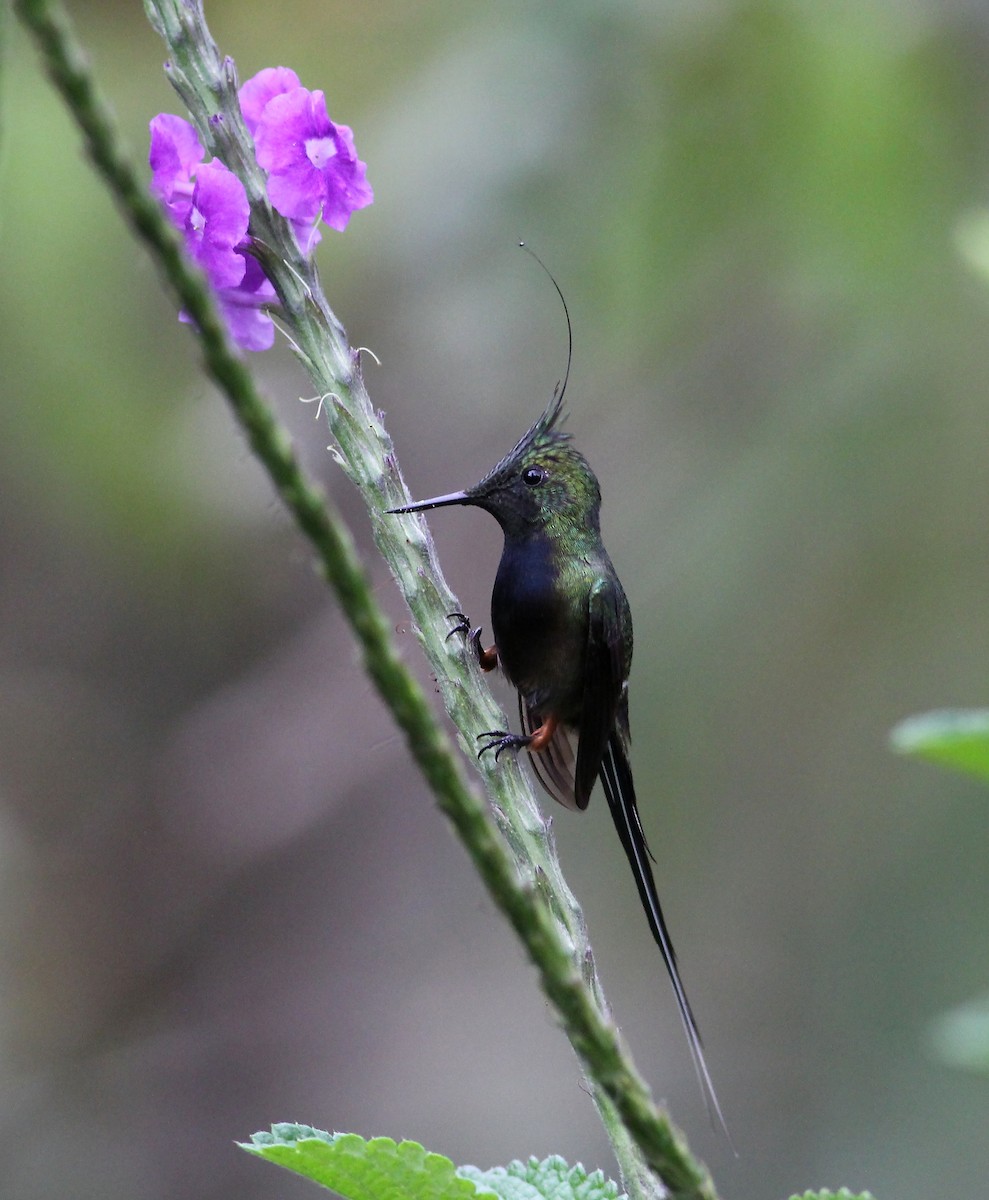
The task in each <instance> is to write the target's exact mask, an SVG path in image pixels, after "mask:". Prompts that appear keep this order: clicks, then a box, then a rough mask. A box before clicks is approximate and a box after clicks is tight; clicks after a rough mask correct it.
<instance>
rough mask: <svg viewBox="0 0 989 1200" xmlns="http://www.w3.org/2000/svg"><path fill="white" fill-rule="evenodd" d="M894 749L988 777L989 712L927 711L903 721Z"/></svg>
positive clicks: (894, 742)
mask: <svg viewBox="0 0 989 1200" xmlns="http://www.w3.org/2000/svg"><path fill="white" fill-rule="evenodd" d="M892 741H893V748H894V749H895V750H898V751H899V752H900V753H901V754H912V755H914V756H915V757H917V758H926V759H928V760H929V761H930V762H935V763H940V764H941V765H942V766H945V767H954V768H955V769H956V770H959V771H970V772H971V773H972V774H973V775H978V776H979V778H980V779H983V780H989V711H987V710H985V709H981V710H970V709H963V710H961V711H958V712H950V711H949V712H933V713H925V714H924V715H923V716H920V717H909V718H908V719H907V720H906V721H901V722H900V724H899V725H897V727H896V728H895V729H894V730H893V733H892Z"/></svg>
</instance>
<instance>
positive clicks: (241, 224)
mask: <svg viewBox="0 0 989 1200" xmlns="http://www.w3.org/2000/svg"><path fill="white" fill-rule="evenodd" d="M149 158H150V162H151V170H152V178H151V187H152V190H153V191H154V192H155V193H156V194H157V195H158V196H159V198H160V199H161V200H162V202H163V204H164V205H165V208H166V211H167V212H168V214H169V216H170V218H171V219H172V222H173V223H174V224H175V225H176V226H177V227H178V228H179V229H181V230H182V232H183V234H184V235H185V243H186V248H187V249H188V251H189V253H190V254H191V255H192V257H193V258H194V259H195V260H196V262H197V263H198V264H199V265H200V266H201V267H202V269H203V271H204V272H205V273H206V277H207V279H208V280H209V282H210V286H211V287H212V288H213V290H214V291H215V292H216V296H217V299H218V301H219V303H220V307H221V309H222V311H223V314H224V317H225V318H226V321H227V326H228V328H229V331H230V336H231V337H232V338H233V339H234V341H235V342H237V344H238V345H240V346H243V347H244V348H245V349H248V350H267V349H268V347H269V346H271V344H272V342H273V341H274V338H275V329H274V325H273V324H272V321H271V318H270V317H269V316H268V315H267V313H265V312H262V311H261V305H264V304H268V303H270V302H271V301H273V300H274V299H275V289H274V288H273V287H272V285H271V283H270V281H269V280H268V279H267V278H266V277H265V276H264V273H263V272H262V271H261V268H260V266H259V265H258V263H257V262H256V260H255V259H253V258H252V257H251V256H250V255H249V254H248V253H246V250H247V247H248V245H249V244H250V239H249V238H248V235H247V226H248V222H249V220H250V215H251V210H250V205H249V204H248V201H247V193H246V192H245V191H244V185H243V184H242V183H241V182H240V180H239V179H238V178H237V177H236V175H234V174H233V172H231V171H230V170H228V169H227V168H226V167H225V166H224V165H223V163H221V162H220V161H219V160H218V159H214V160H213V161H212V162H210V163H204V162H203V161H202V158H203V148H202V145H201V144H200V141H199V138H198V137H197V136H196V131H195V130H194V129H193V127H192V126H191V125H190V124H189V122H188V121H184V120H183V119H182V118H181V117H175V116H172V115H171V114H169V113H161V114H159V115H158V116H157V117H155V118H154V120H153V121H152V122H151V153H150V155H149ZM180 320H184V321H187V320H189V318H188V317H187V316H186V314H184V313H182V314H180Z"/></svg>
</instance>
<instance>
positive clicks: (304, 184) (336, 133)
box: [241, 67, 374, 230]
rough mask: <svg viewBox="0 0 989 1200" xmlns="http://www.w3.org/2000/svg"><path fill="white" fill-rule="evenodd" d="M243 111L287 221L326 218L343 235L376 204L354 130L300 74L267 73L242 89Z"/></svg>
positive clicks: (270, 188)
mask: <svg viewBox="0 0 989 1200" xmlns="http://www.w3.org/2000/svg"><path fill="white" fill-rule="evenodd" d="M293 84H294V85H295V86H292V85H293ZM245 91H246V92H247V95H246V97H245V95H244V93H245ZM245 106H246V107H245ZM241 108H242V110H243V111H244V119H245V120H246V121H247V123H248V127H250V126H251V125H253V130H252V132H253V134H254V146H255V153H256V155H257V160H258V164H259V165H260V166H262V167H263V168H264V169H265V170H266V171H267V172H268V197H269V199H270V200H271V203H272V205H273V206H274V208H276V209H277V210H278V212H280V213H281V214H282V216H284V217H287V218H288V219H289V220H290V221H293V222H299V221H302V222H309V221H312V222H314V221H316V220H318V219H319V218H320V216H322V219H323V220H324V221H325V222H326V224H327V225H329V226H331V227H332V228H333V229H341V230H342V229H345V228H346V227H347V222H348V221H349V220H350V214H351V213H352V212H356V210H357V209H359V208H365V207H366V206H367V205H368V204H370V203H371V201H372V200H373V199H374V193H373V191H372V190H371V185H370V184H369V183H368V182H367V177H366V172H367V167H366V166H365V164H364V163H362V162H361V161H360V159H359V158H358V157H357V151H356V149H355V147H354V135H353V133H352V132H351V130H350V128H349V127H348V126H346V125H335V124H334V123H333V122H332V121H331V120H330V118H329V115H328V114H327V111H326V97H325V96H324V95H323V93H322V92H320V91H315V92H310V91H309V90H308V88H304V87H299V86H298V79H297V77H296V75H295V72H294V71H290V70H288V69H287V68H285V67H275V68H269V69H268V70H266V71H261V72H260V73H259V74H258V75H256V76H255V77H254V78H253V79H251V80H249V81H248V82H247V83H246V84H245V85H244V87H243V88H242V89H241Z"/></svg>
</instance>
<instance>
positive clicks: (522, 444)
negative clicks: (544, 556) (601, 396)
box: [491, 242, 573, 475]
mask: <svg viewBox="0 0 989 1200" xmlns="http://www.w3.org/2000/svg"><path fill="white" fill-rule="evenodd" d="M519 246H520V247H521V248H522V249H523V250H524V251H525V252H526V254H528V255H530V256H531V257H532V258H534V259H535V260H536V262H537V263H539V265H540V266H541V267H542V269H543V270H544V271H545V272H546V274H547V275H548V276H549V281H550V283H551V284H552V285H553V287H555V288H556V294H557V295H558V296H559V297H560V303H561V304H562V305H563V315H564V316H565V317H566V319H567V369H566V371H565V372H564V375H563V379H562V381H558V382H557V385H556V387H555V388H554V389H553V396H552V399H551V400H550V402H549V404H547V405H546V408H545V410H544V411H543V412H542V413H541V414H540V415H539V416H538V417H537V418H536V420H535V421H534V422H533V423H532V425H531V426H530V428H529V429H527V430H526V431H525V433H523V434H522V436H521V437H520V438H519V440H518V444H517V445H516V446H515V448H514V449H513V450H512V451H511V453H510V454H506V455H505V457H504V458H503V459H502V460H501V462H500V463H499V464H498V466H497V467H495V469H494V470H493V471H492V472H491V474H492V475H496V474H497V473H498V471H499V470H500V469H501V468H502V467H504V466H506V465H507V464H508V463H510V462H514V461H517V460H518V458H519V457H520V456H521V455H523V454H524V453H525V452H526V450H528V449H529V447H530V446H532V445H533V444H534V443H536V442H537V441H542V442H544V443H545V444H550V443H552V442H568V441H570V439H571V437H572V436H573V434H570V433H567V432H565V431H564V430H562V429H559V428H557V426H558V425H559V424H560V422H562V421H564V420H566V416H567V414H566V413H565V412H564V411H563V396H564V393H565V392H566V390H567V383H568V382H569V380H570V364H571V363H572V362H573V326H572V325H571V323H570V310H569V308H567V301H566V297H565V296H564V295H563V292H562V290H561V288H560V285H559V284H558V283H557V282H556V280H555V279H554V277H553V273H552V272H551V271H550V269H549V267H547V266H546V264H545V263H544V262H543V260H542V259H541V258H540V257H539V255H538V254H537V253H536V252H535V250H533V249H532V248H531V247H529V246H527V245H526V244H525V242H519Z"/></svg>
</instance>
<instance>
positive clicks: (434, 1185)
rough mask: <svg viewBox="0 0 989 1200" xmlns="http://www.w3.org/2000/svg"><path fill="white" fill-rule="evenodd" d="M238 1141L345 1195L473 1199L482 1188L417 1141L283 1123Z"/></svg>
mask: <svg viewBox="0 0 989 1200" xmlns="http://www.w3.org/2000/svg"><path fill="white" fill-rule="evenodd" d="M240 1145H241V1146H242V1148H243V1149H244V1150H247V1151H248V1152H249V1153H251V1154H256V1155H258V1157H260V1158H266V1159H267V1160H268V1161H269V1162H273V1163H277V1164H278V1165H279V1166H281V1167H287V1168H288V1169H289V1170H290V1171H295V1172H296V1173H297V1174H299V1175H304V1176H305V1177H306V1178H307V1179H311V1180H313V1181H314V1182H315V1183H320V1184H322V1185H323V1187H327V1188H331V1189H332V1190H333V1191H334V1192H339V1194H340V1195H341V1196H345V1197H346V1198H347V1200H408V1198H409V1197H410V1196H415V1197H416V1200H473V1197H475V1196H476V1195H477V1192H478V1189H477V1188H476V1187H475V1186H474V1184H473V1183H472V1182H471V1181H470V1180H469V1179H466V1178H463V1177H462V1176H460V1175H458V1174H457V1172H456V1170H455V1169H454V1165H453V1163H452V1162H451V1161H450V1160H449V1159H448V1158H444V1157H443V1155H442V1154H429V1153H427V1152H426V1151H425V1150H424V1149H423V1148H422V1146H420V1145H419V1143H418V1142H395V1141H394V1140H393V1139H392V1138H384V1137H380V1138H371V1139H370V1140H366V1139H364V1138H362V1137H360V1136H359V1135H358V1134H356V1133H325V1132H324V1131H323V1130H321V1129H313V1128H312V1127H311V1126H309V1125H290V1124H285V1125H273V1126H272V1127H271V1133H255V1134H254V1135H253V1136H252V1138H251V1140H250V1142H241V1143H240Z"/></svg>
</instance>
